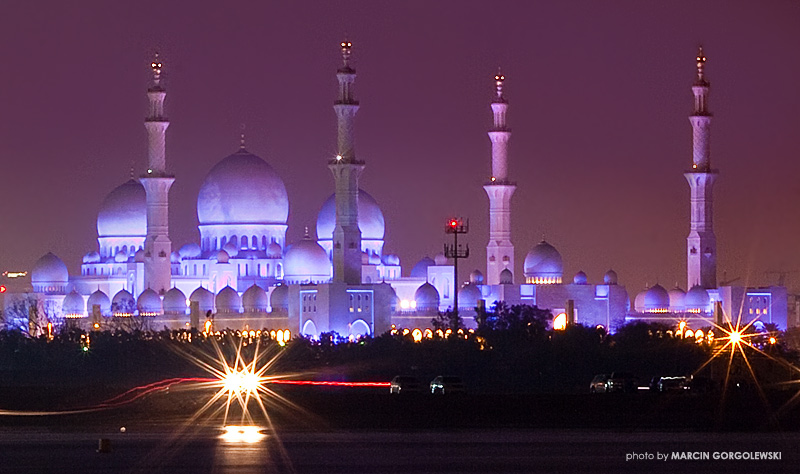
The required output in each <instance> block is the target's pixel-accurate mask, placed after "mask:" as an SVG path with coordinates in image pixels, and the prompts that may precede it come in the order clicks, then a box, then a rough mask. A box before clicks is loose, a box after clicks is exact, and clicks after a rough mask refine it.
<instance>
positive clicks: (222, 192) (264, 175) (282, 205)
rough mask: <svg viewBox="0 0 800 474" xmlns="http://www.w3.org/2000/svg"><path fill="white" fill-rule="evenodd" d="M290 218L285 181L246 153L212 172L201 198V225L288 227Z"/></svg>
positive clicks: (199, 212)
mask: <svg viewBox="0 0 800 474" xmlns="http://www.w3.org/2000/svg"><path fill="white" fill-rule="evenodd" d="M288 216H289V198H288V197H287V195H286V187H285V186H284V184H283V180H281V178H280V176H278V173H276V172H275V170H274V169H273V168H272V166H270V165H269V164H268V163H267V162H266V161H264V160H262V159H261V158H260V157H258V156H256V155H254V154H252V153H250V152H248V151H247V150H245V149H241V150H239V151H237V152H236V153H234V154H232V155H230V156H228V157H226V158H224V159H223V160H222V161H220V162H219V163H217V164H216V165H215V166H214V167H213V168H211V171H209V172H208V175H206V179H205V180H204V181H203V185H202V186H201V187H200V193H199V195H198V196H197V219H198V220H199V221H200V225H210V224H217V225H219V224H222V225H237V224H286V219H287V218H288Z"/></svg>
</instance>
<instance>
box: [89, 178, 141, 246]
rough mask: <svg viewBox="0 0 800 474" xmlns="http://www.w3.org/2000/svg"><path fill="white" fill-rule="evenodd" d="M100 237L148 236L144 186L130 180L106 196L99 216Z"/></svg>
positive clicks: (98, 233) (98, 231) (98, 232)
mask: <svg viewBox="0 0 800 474" xmlns="http://www.w3.org/2000/svg"><path fill="white" fill-rule="evenodd" d="M97 235H98V236H99V237H101V238H102V237H144V236H146V235H147V197H146V194H145V191H144V186H142V184H141V183H139V182H138V181H134V180H132V179H131V180H128V181H127V182H125V183H123V184H122V185H120V186H119V187H117V188H116V189H114V190H113V191H111V192H110V193H108V195H107V196H106V198H105V199H104V200H103V204H102V205H101V206H100V212H99V213H98V214H97Z"/></svg>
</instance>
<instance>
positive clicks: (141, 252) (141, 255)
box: [133, 249, 144, 262]
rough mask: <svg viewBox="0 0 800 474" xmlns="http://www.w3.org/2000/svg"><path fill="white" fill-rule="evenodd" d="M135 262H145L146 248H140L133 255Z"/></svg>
mask: <svg viewBox="0 0 800 474" xmlns="http://www.w3.org/2000/svg"><path fill="white" fill-rule="evenodd" d="M133 261H134V262H144V249H139V250H137V251H136V253H135V254H134V255H133Z"/></svg>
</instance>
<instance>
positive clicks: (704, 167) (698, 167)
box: [684, 46, 717, 288]
mask: <svg viewBox="0 0 800 474" xmlns="http://www.w3.org/2000/svg"><path fill="white" fill-rule="evenodd" d="M696 60H697V79H696V80H695V82H694V85H693V86H692V93H694V113H693V114H692V115H691V117H689V121H690V122H691V124H692V142H693V148H692V169H691V170H690V171H688V172H686V173H685V174H684V176H685V177H686V180H687V181H688V182H689V187H690V188H691V227H690V230H689V236H688V237H687V238H686V251H687V255H686V262H687V265H686V266H687V277H688V279H687V288H691V287H692V286H694V285H700V286H702V287H704V288H716V287H717V238H716V236H715V235H714V209H713V188H714V181H716V179H717V171H716V170H713V169H711V157H710V144H711V142H710V139H711V113H710V112H709V111H708V91H709V88H710V85H711V84H709V82H708V81H707V80H706V78H705V73H704V70H703V69H704V66H705V62H706V57H705V56H704V55H703V47H702V46H701V47H700V50H699V51H698V53H697V58H696Z"/></svg>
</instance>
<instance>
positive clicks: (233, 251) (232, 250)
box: [222, 242, 239, 258]
mask: <svg viewBox="0 0 800 474" xmlns="http://www.w3.org/2000/svg"><path fill="white" fill-rule="evenodd" d="M222 250H224V251H226V252H228V256H229V257H230V258H236V256H237V255H239V249H238V248H236V246H235V245H233V243H232V242H228V243H227V244H225V245H224V246H223V247H222Z"/></svg>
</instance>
